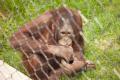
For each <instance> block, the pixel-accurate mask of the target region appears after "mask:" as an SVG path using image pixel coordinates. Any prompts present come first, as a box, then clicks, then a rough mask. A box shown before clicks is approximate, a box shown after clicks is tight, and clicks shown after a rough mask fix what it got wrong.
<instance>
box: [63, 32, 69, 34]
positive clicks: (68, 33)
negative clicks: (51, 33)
mask: <svg viewBox="0 0 120 80" xmlns="http://www.w3.org/2000/svg"><path fill="white" fill-rule="evenodd" d="M61 33H62V34H70V32H61Z"/></svg>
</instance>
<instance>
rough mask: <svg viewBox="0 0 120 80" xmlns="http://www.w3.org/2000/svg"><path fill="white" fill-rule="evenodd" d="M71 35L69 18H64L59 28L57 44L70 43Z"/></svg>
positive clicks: (71, 29)
mask: <svg viewBox="0 0 120 80" xmlns="http://www.w3.org/2000/svg"><path fill="white" fill-rule="evenodd" d="M72 37H73V28H72V26H71V25H70V22H69V20H64V22H63V26H62V27H61V28H60V29H59V44H61V45H67V46H69V45H71V44H72Z"/></svg>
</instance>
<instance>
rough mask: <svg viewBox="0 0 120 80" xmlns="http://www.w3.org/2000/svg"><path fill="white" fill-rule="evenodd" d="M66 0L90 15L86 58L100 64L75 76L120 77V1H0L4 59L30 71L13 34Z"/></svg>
mask: <svg viewBox="0 0 120 80" xmlns="http://www.w3.org/2000/svg"><path fill="white" fill-rule="evenodd" d="M111 1H112V2H111ZM63 3H65V4H66V5H67V6H69V7H71V8H75V9H78V10H81V12H82V13H83V14H84V15H85V16H86V17H87V18H88V20H89V23H88V24H87V25H85V26H84V34H85V37H86V39H87V42H85V57H86V59H89V60H92V61H93V62H94V63H95V64H96V69H95V70H89V71H85V72H81V73H79V74H78V75H76V76H75V77H74V78H73V79H75V80H120V22H119V21H120V6H119V5H120V0H64V1H61V0H52V1H49V0H46V1H45V0H0V13H3V15H4V16H5V19H3V18H2V17H1V15H0V59H2V60H4V61H5V62H7V63H8V64H10V65H12V66H13V67H15V68H17V69H18V70H20V71H22V72H24V73H26V72H25V71H24V68H23V66H22V65H21V64H20V62H21V58H20V53H18V52H16V51H15V50H13V49H12V48H11V47H10V45H9V42H8V40H9V37H10V36H11V35H12V33H13V32H15V31H16V30H17V29H18V27H19V26H21V25H23V24H24V23H26V22H28V21H29V20H31V19H34V18H36V17H37V16H38V15H40V14H42V13H43V12H44V11H46V10H49V9H52V8H54V7H59V6H60V5H62V4H63Z"/></svg>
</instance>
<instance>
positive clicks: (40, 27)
mask: <svg viewBox="0 0 120 80" xmlns="http://www.w3.org/2000/svg"><path fill="white" fill-rule="evenodd" d="M57 11H58V12H59V13H60V14H61V16H62V17H64V18H67V19H69V20H70V22H71V25H72V27H73V29H74V34H75V40H76V41H77V43H78V45H79V47H81V49H82V51H81V50H80V48H78V46H77V45H76V44H75V42H74V41H73V45H72V47H73V50H74V53H75V55H76V56H77V58H78V59H79V60H81V61H85V60H84V58H83V46H84V41H83V38H82V36H81V35H80V34H79V31H82V19H81V17H80V15H79V14H78V12H77V11H74V10H71V9H68V8H64V7H62V8H59V9H55V10H52V11H48V12H46V13H44V14H43V15H41V16H39V17H38V18H37V19H35V20H33V21H30V22H29V23H27V24H25V25H24V26H23V27H21V28H20V29H19V31H18V32H16V33H14V35H13V36H12V37H11V39H10V42H11V45H12V46H13V48H15V49H17V50H19V51H20V52H22V55H23V57H22V58H23V64H24V65H25V67H26V69H27V70H28V72H29V74H30V76H31V78H32V79H34V80H38V78H40V79H41V80H47V77H46V76H45V74H44V72H45V73H47V75H48V76H49V77H50V79H51V80H53V78H55V77H56V76H54V72H53V70H52V69H51V67H50V66H49V65H48V63H46V62H47V60H46V58H45V56H47V58H48V59H49V60H48V62H49V64H50V65H51V66H52V67H53V68H54V70H56V74H58V75H57V76H59V75H61V74H62V73H63V72H64V71H63V69H61V68H60V65H59V64H58V63H57V62H59V63H60V62H61V58H60V57H57V56H53V55H52V54H49V52H47V47H46V46H45V45H46V44H47V45H58V38H59V37H58V33H57V29H58V26H59V27H61V26H62V25H63V23H62V21H61V17H60V16H59V15H58V14H57ZM68 11H71V13H72V15H73V17H71V15H70V13H69V12H68ZM70 18H73V20H74V21H75V22H76V24H74V22H73V21H72V19H70ZM46 25H48V28H49V29H50V31H51V32H52V33H53V35H51V34H50V32H49V31H48V29H47V28H46ZM56 25H57V26H56ZM77 27H79V28H77ZM40 34H42V35H40ZM42 36H44V37H45V39H42ZM25 38H26V39H25ZM32 50H33V51H34V52H33V51H32ZM42 51H43V52H44V54H43V53H42ZM54 58H56V60H57V62H56V60H55V59H54ZM41 68H43V70H44V72H43V71H42V69H41ZM65 73H66V72H65ZM51 74H53V75H51ZM67 74H68V73H67ZM36 75H37V76H36Z"/></svg>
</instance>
